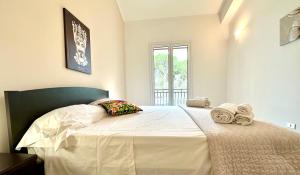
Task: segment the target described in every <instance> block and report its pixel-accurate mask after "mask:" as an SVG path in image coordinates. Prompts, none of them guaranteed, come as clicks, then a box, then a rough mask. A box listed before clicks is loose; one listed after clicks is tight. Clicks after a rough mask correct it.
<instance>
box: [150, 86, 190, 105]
mask: <svg viewBox="0 0 300 175" xmlns="http://www.w3.org/2000/svg"><path fill="white" fill-rule="evenodd" d="M187 94H188V90H187V89H174V90H173V103H172V102H171V101H170V98H169V89H154V102H155V105H157V106H167V105H179V104H184V103H185V102H186V99H187Z"/></svg>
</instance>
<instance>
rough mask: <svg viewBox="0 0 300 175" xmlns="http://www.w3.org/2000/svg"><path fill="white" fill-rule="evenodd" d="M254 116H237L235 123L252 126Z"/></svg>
mask: <svg viewBox="0 0 300 175" xmlns="http://www.w3.org/2000/svg"><path fill="white" fill-rule="evenodd" d="M253 118H254V114H253V112H251V113H250V114H236V115H235V123H236V124H239V125H243V126H247V125H251V124H252V123H253Z"/></svg>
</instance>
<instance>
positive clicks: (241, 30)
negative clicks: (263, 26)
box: [233, 13, 250, 42]
mask: <svg viewBox="0 0 300 175" xmlns="http://www.w3.org/2000/svg"><path fill="white" fill-rule="evenodd" d="M249 22H250V14H249V13H244V14H243V15H241V16H240V17H239V18H238V19H237V22H236V24H235V27H234V33H233V35H234V38H235V39H236V40H237V41H240V42H242V41H243V40H245V39H246V38H247V36H248V34H249V29H248V25H249Z"/></svg>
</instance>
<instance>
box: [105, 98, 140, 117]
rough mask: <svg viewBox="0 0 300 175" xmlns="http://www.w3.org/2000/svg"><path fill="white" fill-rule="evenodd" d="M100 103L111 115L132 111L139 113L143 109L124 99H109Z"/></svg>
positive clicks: (130, 112)
mask: <svg viewBox="0 0 300 175" xmlns="http://www.w3.org/2000/svg"><path fill="white" fill-rule="evenodd" d="M100 105H101V106H102V107H103V108H104V109H105V110H106V112H107V113H108V114H109V115H111V116H119V115H125V114H132V113H137V112H139V111H143V110H142V109H141V108H139V107H138V106H136V105H134V104H130V103H127V102H126V101H124V100H108V101H104V102H102V103H100Z"/></svg>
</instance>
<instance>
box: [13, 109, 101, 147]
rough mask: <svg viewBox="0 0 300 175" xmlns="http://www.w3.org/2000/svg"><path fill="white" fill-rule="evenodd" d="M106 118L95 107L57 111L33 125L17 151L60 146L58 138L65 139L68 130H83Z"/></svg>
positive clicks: (37, 120) (45, 115) (39, 119)
mask: <svg viewBox="0 0 300 175" xmlns="http://www.w3.org/2000/svg"><path fill="white" fill-rule="evenodd" d="M106 116H107V113H106V111H105V110H104V109H103V108H102V107H99V106H93V105H85V104H82V105H72V106H67V107H63V108H58V109H55V110H53V111H50V112H48V113H46V114H44V115H43V116H41V117H39V118H38V119H36V120H35V121H34V122H33V123H32V125H31V126H30V128H29V129H28V130H27V132H26V133H25V135H24V136H23V138H22V139H21V141H20V142H19V144H18V145H17V148H16V149H20V148H22V147H30V146H36V147H49V146H50V147H51V146H53V145H54V144H57V145H59V142H61V141H59V140H58V138H59V137H61V138H63V137H65V136H66V133H67V131H68V130H72V129H78V128H83V127H85V126H88V125H90V124H92V123H94V122H97V121H99V120H101V118H103V117H106ZM61 140H62V139H61ZM37 145H38V146H37Z"/></svg>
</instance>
